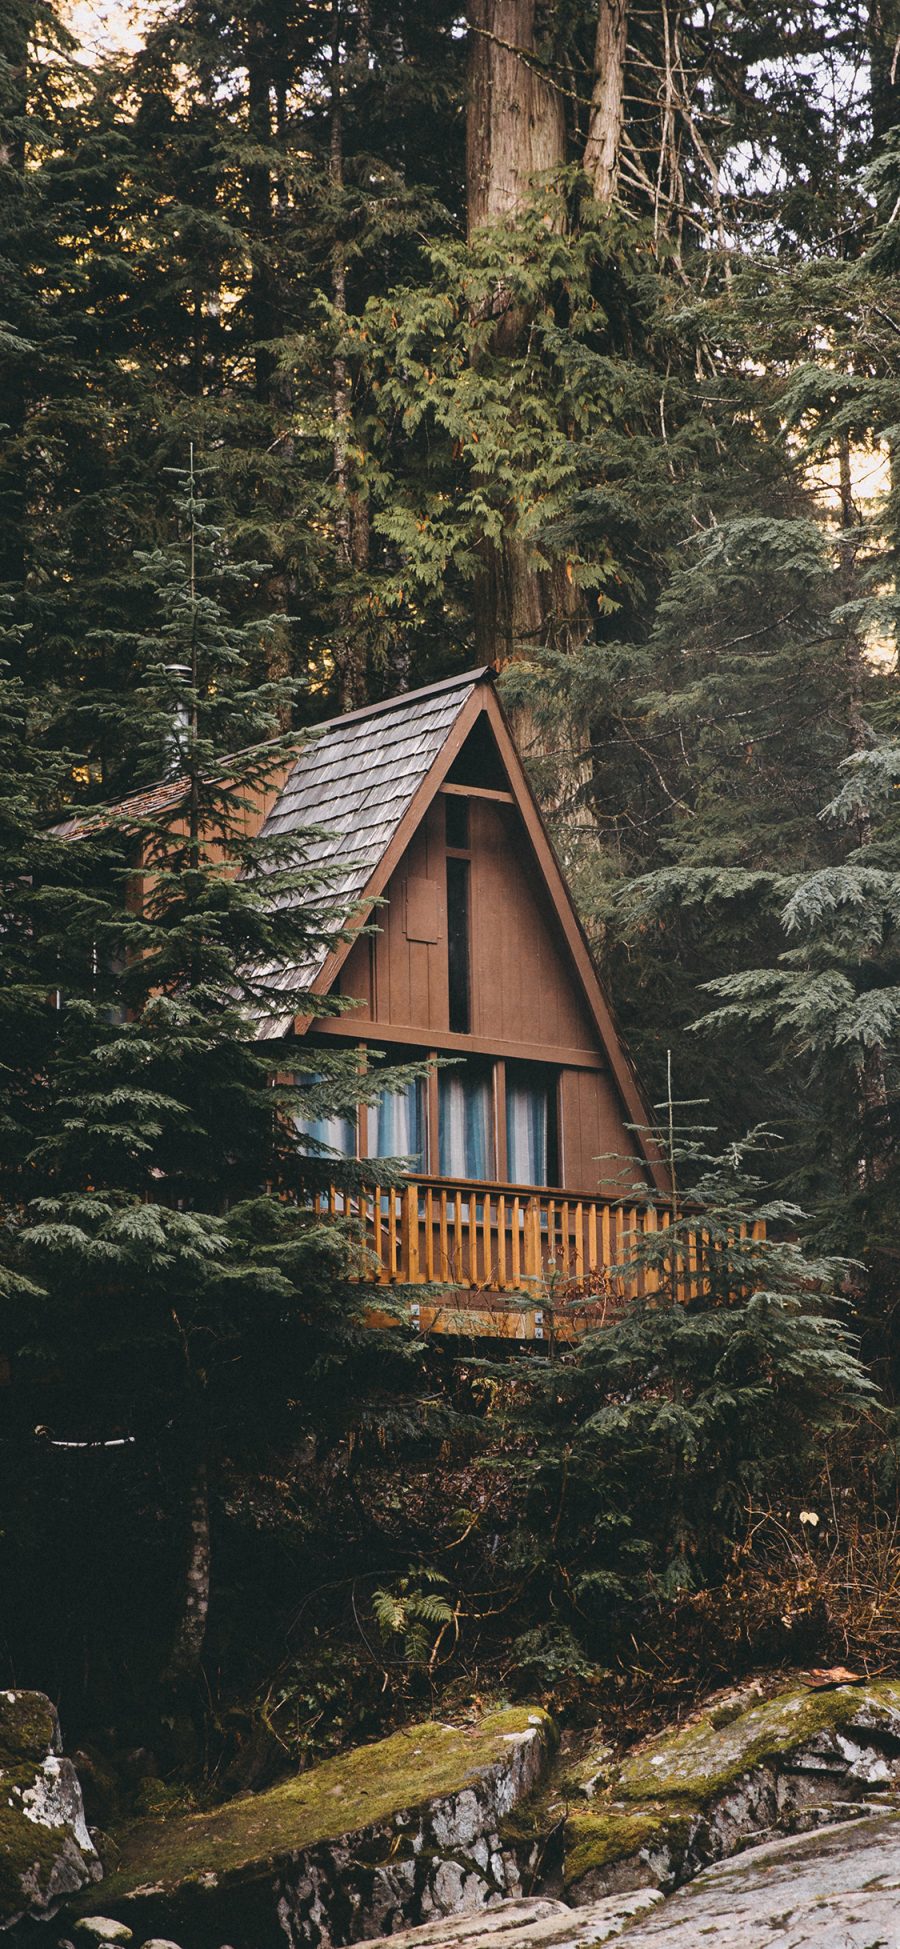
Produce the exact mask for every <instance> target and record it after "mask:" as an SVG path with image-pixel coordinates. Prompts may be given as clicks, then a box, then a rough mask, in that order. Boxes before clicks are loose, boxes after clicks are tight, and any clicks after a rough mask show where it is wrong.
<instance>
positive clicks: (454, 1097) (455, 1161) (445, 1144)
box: [438, 1067, 494, 1178]
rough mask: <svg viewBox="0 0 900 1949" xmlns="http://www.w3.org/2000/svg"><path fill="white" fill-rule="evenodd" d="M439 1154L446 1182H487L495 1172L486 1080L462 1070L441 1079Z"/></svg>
mask: <svg viewBox="0 0 900 1949" xmlns="http://www.w3.org/2000/svg"><path fill="white" fill-rule="evenodd" d="M438 1112H439V1115H438V1124H439V1130H438V1150H439V1153H440V1171H441V1176H442V1177H447V1178H488V1177H490V1176H491V1175H492V1173H493V1169H494V1145H493V1128H492V1125H493V1116H492V1092H491V1085H490V1081H489V1079H488V1077H487V1076H485V1075H483V1074H479V1073H478V1071H476V1070H468V1069H464V1068H462V1067H458V1068H455V1069H446V1070H444V1071H443V1072H442V1073H441V1075H440V1076H439V1078H438Z"/></svg>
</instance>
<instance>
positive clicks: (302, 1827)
mask: <svg viewBox="0 0 900 1949" xmlns="http://www.w3.org/2000/svg"><path fill="white" fill-rule="evenodd" d="M554 1740H555V1733H554V1728H553V1724H552V1721H551V1720H550V1719H549V1718H548V1716H547V1714H546V1713H544V1712H542V1711H540V1710H538V1709H534V1708H530V1707H528V1706H516V1707H504V1708H499V1709H497V1710H495V1711H492V1712H489V1713H488V1714H487V1715H486V1716H485V1717H484V1718H482V1719H481V1720H479V1721H478V1722H477V1723H476V1724H474V1725H463V1726H460V1725H455V1726H454V1725H441V1724H439V1723H436V1722H433V1721H427V1722H425V1723H423V1724H419V1725H415V1726H410V1727H407V1728H406V1729H405V1730H404V1731H402V1732H398V1733H394V1734H392V1735H391V1737H390V1738H388V1739H382V1740H379V1741H377V1742H376V1743H375V1744H373V1745H370V1746H362V1747H358V1748H356V1749H355V1750H354V1751H353V1752H350V1753H347V1754H344V1755H343V1756H341V1757H339V1758H335V1759H331V1760H327V1761H325V1762H324V1764H323V1765H321V1766H317V1767H315V1768H313V1769H311V1770H310V1771H308V1772H305V1773H300V1774H298V1775H297V1776H295V1777H294V1778H292V1779H290V1780H285V1781H283V1782H281V1783H280V1784H279V1785H277V1786H274V1787H270V1788H268V1789H267V1790H266V1791H265V1792H262V1793H258V1794H242V1795H241V1796H240V1797H239V1798H237V1799H234V1800H230V1801H227V1802H225V1804H224V1805H222V1806H220V1807H217V1808H215V1809H214V1810H212V1811H208V1812H203V1813H193V1812H192V1813H182V1814H171V1813H170V1814H169V1815H168V1817H167V1818H165V1819H144V1820H138V1821H134V1822H131V1823H129V1824H127V1825H125V1826H122V1827H120V1828H117V1829H116V1830H115V1832H114V1835H113V1837H112V1838H113V1839H114V1841H115V1846H116V1849H117V1851H118V1861H117V1866H116V1869H115V1871H114V1872H113V1873H112V1874H111V1875H110V1876H109V1877H108V1878H107V1879H106V1880H105V1882H104V1885H103V1907H104V1912H106V1913H108V1914H111V1915H115V1916H121V1918H122V1919H123V1920H127V1921H128V1922H129V1923H130V1924H131V1926H132V1927H134V1928H135V1930H136V1931H137V1930H138V1928H140V1929H141V1930H143V1931H144V1932H146V1933H148V1934H150V1933H157V1934H163V1935H172V1936H174V1937H175V1939H176V1940H177V1939H178V1936H179V1928H181V1929H183V1930H184V1931H185V1932H186V1933H187V1935H188V1937H189V1939H190V1941H191V1943H192V1945H195V1944H203V1943H205V1942H206V1941H207V1939H208V1940H209V1941H211V1942H212V1941H215V1942H218V1941H220V1940H223V1939H225V1937H222V1936H221V1934H219V1935H217V1934H216V1930H217V1928H221V1926H222V1925H223V1922H224V1920H225V1919H227V1921H228V1928H227V1930H226V1937H227V1940H228V1941H229V1942H232V1943H234V1944H236V1945H238V1949H241V1945H242V1944H243V1943H245V1942H247V1943H250V1944H252V1945H253V1949H261V1946H262V1945H264V1944H268V1942H269V1941H270V1940H272V1941H273V1942H274V1941H276V1940H280V1939H282V1935H283V1931H282V1932H281V1934H276V1927H277V1928H279V1929H280V1925H279V1924H278V1923H277V1908H278V1903H279V1902H280V1901H283V1900H284V1899H285V1898H286V1899H288V1900H290V1901H294V1900H296V1901H297V1902H301V1903H302V1902H305V1901H307V1900H308V1899H311V1898H310V1897H309V1896H308V1890H309V1887H310V1885H311V1882H314V1883H315V1884H316V1887H317V1888H319V1889H320V1890H325V1891H326V1892H325V1894H324V1895H323V1896H322V1899H323V1900H325V1901H326V1904H327V1901H328V1900H330V1899H331V1897H330V1895H329V1894H328V1892H327V1891H328V1890H332V1891H333V1890H335V1889H337V1890H338V1899H339V1900H341V1901H343V1900H344V1896H345V1895H347V1891H348V1890H349V1895H347V1900H348V1904H352V1903H356V1904H357V1907H356V1909H354V1911H353V1913H352V1914H349V1913H348V1915H347V1916H346V1917H345V1916H344V1915H343V1913H342V1914H341V1916H340V1918H339V1921H338V1922H337V1923H336V1924H335V1933H334V1935H333V1939H334V1940H335V1941H337V1940H348V1939H352V1938H351V1937H350V1936H348V1935H347V1934H343V1935H342V1934H341V1930H342V1929H344V1928H345V1927H349V1926H350V1923H351V1922H353V1921H354V1920H355V1919H356V1917H357V1914H358V1912H359V1909H360V1908H362V1910H365V1908H366V1902H367V1901H368V1899H369V1894H370V1893H371V1890H372V1888H373V1887H374V1885H375V1883H376V1881H377V1880H378V1877H379V1875H383V1876H387V1877H389V1878H390V1877H393V1878H394V1880H395V1881H396V1883H397V1886H398V1888H400V1889H401V1894H400V1895H398V1901H401V1903H402V1900H403V1896H402V1887H403V1886H408V1887H409V1888H410V1889H413V1888H414V1887H415V1888H418V1885H419V1881H420V1879H421V1870H422V1868H423V1864H425V1863H426V1862H427V1863H429V1864H434V1865H437V1864H438V1862H439V1861H441V1860H443V1861H444V1862H456V1863H457V1864H458V1865H459V1867H460V1872H466V1873H468V1872H477V1861H476V1857H477V1855H478V1853H479V1849H480V1851H481V1853H482V1856H483V1857H484V1859H486V1858H487V1856H486V1854H485V1850H484V1847H483V1845H482V1842H481V1830H482V1827H485V1828H486V1829H487V1830H488V1831H490V1830H492V1829H496V1826H497V1822H498V1820H499V1818H500V1816H501V1814H503V1813H505V1812H506V1811H507V1808H508V1807H509V1806H511V1805H512V1804H513V1802H514V1800H515V1798H516V1797H517V1795H518V1793H519V1792H520V1791H522V1792H525V1791H527V1790H528V1789H529V1788H530V1787H531V1786H532V1785H533V1784H534V1781H535V1779H536V1777H537V1772H538V1771H539V1770H540V1767H541V1765H542V1762H543V1757H544V1756H546V1755H548V1754H549V1752H550V1750H551V1749H552V1746H553V1744H554ZM475 1841H477V1842H478V1846H474V1845H472V1843H474V1842H475ZM342 1884H343V1887H342ZM285 1890H287V1896H286V1897H285ZM331 1927H332V1925H331V1923H330V1922H329V1929H330V1930H331ZM369 1932H371V1930H370V1931H369ZM298 1939H305V1938H301V1937H300V1936H299V1935H298Z"/></svg>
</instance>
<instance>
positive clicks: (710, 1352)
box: [505, 1131, 873, 1658]
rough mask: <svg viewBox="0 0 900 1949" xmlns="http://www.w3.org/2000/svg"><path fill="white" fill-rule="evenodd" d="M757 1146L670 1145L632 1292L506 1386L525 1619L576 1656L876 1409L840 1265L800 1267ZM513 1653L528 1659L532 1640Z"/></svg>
mask: <svg viewBox="0 0 900 1949" xmlns="http://www.w3.org/2000/svg"><path fill="white" fill-rule="evenodd" d="M660 1134H661V1136H662V1137H663V1138H665V1137H666V1135H667V1133H666V1132H662V1133H660ZM765 1141H766V1140H765V1137H764V1133H754V1134H753V1135H752V1136H751V1137H750V1138H748V1139H747V1140H745V1141H744V1142H743V1143H735V1144H733V1145H730V1146H729V1148H728V1151H727V1152H726V1153H725V1154H723V1155H721V1156H720V1155H715V1154H713V1153H711V1152H710V1151H709V1149H708V1135H707V1134H706V1133H704V1132H702V1131H698V1132H695V1133H694V1134H693V1135H691V1136H687V1135H685V1134H684V1133H680V1135H679V1139H678V1141H677V1149H676V1161H677V1169H678V1172H679V1175H680V1176H681V1178H682V1180H683V1184H684V1186H685V1187H686V1188H687V1200H686V1208H685V1207H681V1208H679V1205H678V1204H676V1208H675V1211H674V1213H673V1217H672V1223H671V1225H669V1226H668V1227H667V1228H666V1229H665V1230H662V1231H660V1232H659V1233H657V1234H655V1235H652V1234H650V1235H647V1236H646V1237H644V1236H642V1237H640V1238H639V1239H636V1240H635V1241H634V1251H635V1257H636V1258H638V1259H639V1261H640V1262H642V1264H643V1268H644V1286H645V1292H644V1296H643V1297H642V1298H639V1299H636V1300H634V1301H631V1302H629V1304H628V1305H627V1306H624V1307H622V1308H621V1310H619V1311H616V1308H615V1304H614V1303H613V1309H612V1316H611V1318H610V1319H609V1320H608V1321H607V1323H606V1324H605V1325H604V1326H603V1327H602V1328H601V1329H599V1330H598V1331H596V1332H594V1333H592V1334H590V1335H588V1336H587V1337H586V1338H585V1339H584V1340H582V1341H581V1343H580V1344H579V1345H578V1346H577V1347H576V1348H575V1349H573V1350H568V1351H563V1352H562V1353H558V1354H557V1357H556V1358H555V1359H554V1360H551V1362H550V1363H549V1364H546V1365H540V1364H538V1365H535V1366H534V1367H533V1368H532V1370H531V1371H530V1372H529V1374H528V1375H527V1377H525V1378H524V1379H523V1378H522V1376H521V1373H519V1374H518V1375H517V1376H516V1377H515V1379H514V1381H513V1379H512V1376H510V1379H511V1382H512V1392H513V1397H514V1401H515V1409H514V1412H513V1414H512V1417H511V1422H510V1425H511V1428H512V1430H513V1431H514V1434H513V1439H512V1441H511V1443H510V1449H509V1452H508V1453H507V1455H506V1458H505V1460H506V1466H507V1467H509V1468H511V1469H512V1470H513V1471H514V1472H515V1474H516V1477H517V1479H518V1481H519V1483H520V1485H524V1496H523V1499H522V1502H521V1505H520V1522H519V1527H518V1530H517V1534H516V1540H515V1543H514V1546H513V1563H514V1565H515V1566H516V1567H517V1568H518V1569H519V1572H520V1574H521V1575H523V1576H524V1577H525V1579H526V1580H527V1586H526V1587H527V1589H528V1607H529V1609H530V1610H536V1611H537V1613H538V1615H540V1616H544V1615H545V1614H546V1612H547V1610H548V1608H549V1609H552V1611H553V1612H554V1613H555V1614H556V1615H557V1616H558V1618H559V1620H560V1624H561V1625H562V1626H563V1627H565V1628H567V1629H574V1631H575V1633H576V1636H577V1637H578V1638H579V1640H580V1642H581V1645H582V1648H583V1651H586V1652H587V1653H588V1654H591V1653H593V1655H595V1656H596V1655H597V1653H598V1652H599V1653H600V1655H601V1656H602V1655H603V1653H604V1652H606V1653H608V1652H609V1650H610V1649H619V1648H621V1647H622V1646H624V1644H625V1643H626V1642H627V1639H628V1634H629V1632H630V1631H632V1630H634V1628H635V1626H636V1622H637V1620H639V1619H640V1617H641V1616H642V1614H645V1613H646V1612H647V1611H648V1609H649V1608H652V1607H655V1606H657V1605H658V1604H660V1603H665V1602H666V1601H668V1600H669V1599H671V1598H674V1597H675V1596H677V1594H678V1593H679V1592H680V1591H682V1590H685V1589H691V1588H701V1587H703V1586H706V1585H708V1584H709V1583H711V1582H712V1583H714V1582H715V1580H716V1578H717V1577H718V1576H719V1575H721V1572H722V1569H723V1566H724V1565H725V1563H726V1561H727V1560H728V1556H729V1552H730V1549H731V1546H732V1544H733V1542H734V1541H735V1539H736V1538H737V1536H738V1535H739V1534H740V1533H741V1531H742V1526H743V1521H744V1516H745V1512H746V1506H747V1501H748V1498H752V1497H753V1496H755V1495H759V1494H762V1493H766V1494H784V1495H785V1496H788V1497H794V1496H795V1495H797V1494H798V1493H800V1494H802V1492H803V1486H804V1483H805V1482H806V1481H807V1480H808V1479H809V1475H808V1472H809V1470H810V1467H811V1465H815V1463H816V1461H817V1460H819V1461H820V1460H821V1454H822V1445H823V1443H824V1442H825V1441H826V1439H827V1438H828V1437H829V1436H830V1435H832V1434H833V1432H834V1431H835V1430H836V1429H838V1428H840V1427H841V1426H842V1425H845V1424H846V1423H847V1422H848V1420H852V1419H853V1417H854V1416H855V1415H857V1414H858V1413H859V1412H860V1411H861V1410H862V1409H864V1408H865V1406H866V1404H867V1403H868V1402H869V1401H870V1400H871V1398H872V1394H873V1388H872V1383H871V1381H870V1379H869V1378H868V1376H867V1374H866V1372H865V1370H864V1368H863V1367H862V1366H861V1364H860V1361H859V1359H858V1356H857V1352H856V1342H855V1339H854V1337H853V1335H852V1334H851V1333H850V1332H849V1330H848V1328H847V1326H846V1325H845V1324H843V1323H842V1318H841V1315H842V1311H843V1309H844V1305H845V1302H844V1301H843V1299H842V1287H843V1284H844V1282H845V1278H846V1271H847V1268H846V1264H845V1262H843V1261H840V1260H837V1259H833V1258H832V1259H828V1258H823V1257H821V1256H811V1255H809V1254H807V1253H805V1252H804V1251H803V1249H802V1248H801V1246H800V1245H799V1243H798V1242H797V1240H796V1232H797V1229H798V1226H799V1225H800V1222H801V1219H802V1213H801V1212H800V1211H799V1210H798V1209H797V1208H796V1207H795V1206H791V1205H788V1204H786V1203H785V1202H784V1201H783V1200H779V1199H772V1198H770V1197H768V1196H767V1195H766V1192H765V1187H764V1183H763V1181H762V1180H761V1179H760V1177H759V1175H758V1174H757V1172H756V1171H755V1170H754V1168H753V1167H754V1163H755V1156H758V1155H759V1154H760V1153H761V1151H762V1150H763V1149H764V1148H765ZM698 1224H699V1225H700V1226H701V1227H702V1232H703V1240H704V1245H703V1252H702V1258H701V1259H700V1260H699V1261H697V1260H695V1259H694V1258H693V1255H692V1253H691V1251H690V1249H689V1243H688V1233H689V1230H690V1229H691V1228H692V1227H697V1226H698ZM761 1224H763V1225H764V1226H765V1227H766V1230H767V1236H766V1237H765V1238H760V1237H759V1235H758V1234H759V1230H760V1226H761ZM754 1232H756V1234H757V1235H756V1236H754ZM792 1235H793V1236H792ZM548 1305H549V1307H550V1312H551V1314H552V1310H553V1306H552V1294H549V1295H548ZM575 1305H576V1306H577V1301H576V1302H575ZM564 1310H565V1303H564V1305H563V1311H564ZM506 1411H507V1413H508V1411H509V1410H508V1403H507V1409H506ZM651 1485H652V1490H651ZM538 1593H540V1594H539V1595H538ZM546 1635H547V1638H548V1639H549V1640H552V1635H553V1634H552V1630H551V1631H550V1632H549V1633H548V1634H546ZM541 1643H542V1644H544V1653H546V1650H547V1648H548V1647H547V1644H546V1643H545V1641H544V1640H543V1639H542V1640H541ZM523 1649H524V1650H525V1651H526V1653H527V1655H528V1656H529V1657H530V1658H534V1656H535V1653H536V1651H537V1649H539V1647H538V1646H537V1644H536V1642H535V1640H534V1639H533V1637H532V1636H530V1635H529V1636H528V1637H526V1639H525V1640H524V1645H523Z"/></svg>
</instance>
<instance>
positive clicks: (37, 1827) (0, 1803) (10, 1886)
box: [0, 1749, 68, 1925]
mask: <svg viewBox="0 0 900 1949" xmlns="http://www.w3.org/2000/svg"><path fill="white" fill-rule="evenodd" d="M45 1750H46V1749H45ZM34 1781H35V1769H34V1766H33V1765H29V1764H28V1763H27V1762H25V1763H22V1764H21V1765H19V1766H14V1767H10V1766H4V1767H2V1768H0V1925H2V1924H3V1923H4V1922H5V1921H6V1920H8V1919H9V1918H10V1917H11V1916H14V1915H20V1914H21V1913H22V1910H23V1908H24V1907H26V1905H27V1903H28V1900H29V1899H30V1893H31V1892H33V1890H34V1889H35V1888H46V1887H47V1885H48V1882H49V1880H50V1876H51V1874H52V1872H53V1868H54V1866H55V1864H56V1862H57V1861H58V1860H59V1854H60V1849H61V1847H62V1846H63V1845H64V1843H65V1841H66V1840H67V1838H68V1830H67V1829H66V1828H65V1827H46V1826H45V1825H44V1824H43V1822H41V1821H33V1820H28V1818H27V1816H26V1815H25V1814H24V1812H23V1810H22V1795H23V1794H24V1793H25V1791H26V1789H27V1788H28V1787H33V1786H34Z"/></svg>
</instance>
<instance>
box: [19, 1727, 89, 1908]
mask: <svg viewBox="0 0 900 1949" xmlns="http://www.w3.org/2000/svg"><path fill="white" fill-rule="evenodd" d="M102 1873H103V1870H102V1868H101V1865H100V1861H99V1859H98V1856H97V1852H96V1849H95V1848H94V1844H93V1842H92V1840H91V1837H90V1834H89V1833H88V1830H87V1825H86V1822H85V1818H84V1807H83V1805H82V1799H81V1788H80V1786H79V1784H78V1775H77V1774H76V1772H75V1768H74V1766H73V1765H72V1763H71V1761H70V1760H67V1759H64V1758H63V1756H62V1740H61V1738H60V1731H59V1720H58V1719H57V1716H56V1712H55V1710H54V1708H53V1706H52V1705H51V1703H50V1700H49V1699H47V1698H45V1697H44V1694H43V1692H0V1930H5V1929H11V1928H13V1927H14V1926H15V1925H17V1924H19V1923H21V1922H22V1921H23V1920H24V1919H25V1918H26V1917H27V1918H33V1919H34V1920H43V1919H44V1918H45V1917H47V1916H50V1915H53V1914H54V1913H55V1911H56V1909H57V1908H58V1907H59V1905H60V1903H61V1902H62V1901H63V1900H64V1899H65V1897H66V1896H69V1895H73V1894H74V1893H75V1892H76V1891H77V1890H78V1889H81V1888H83V1887H84V1886H85V1885H86V1883H88V1882H93V1881H99V1880H100V1878H101V1876H102Z"/></svg>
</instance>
